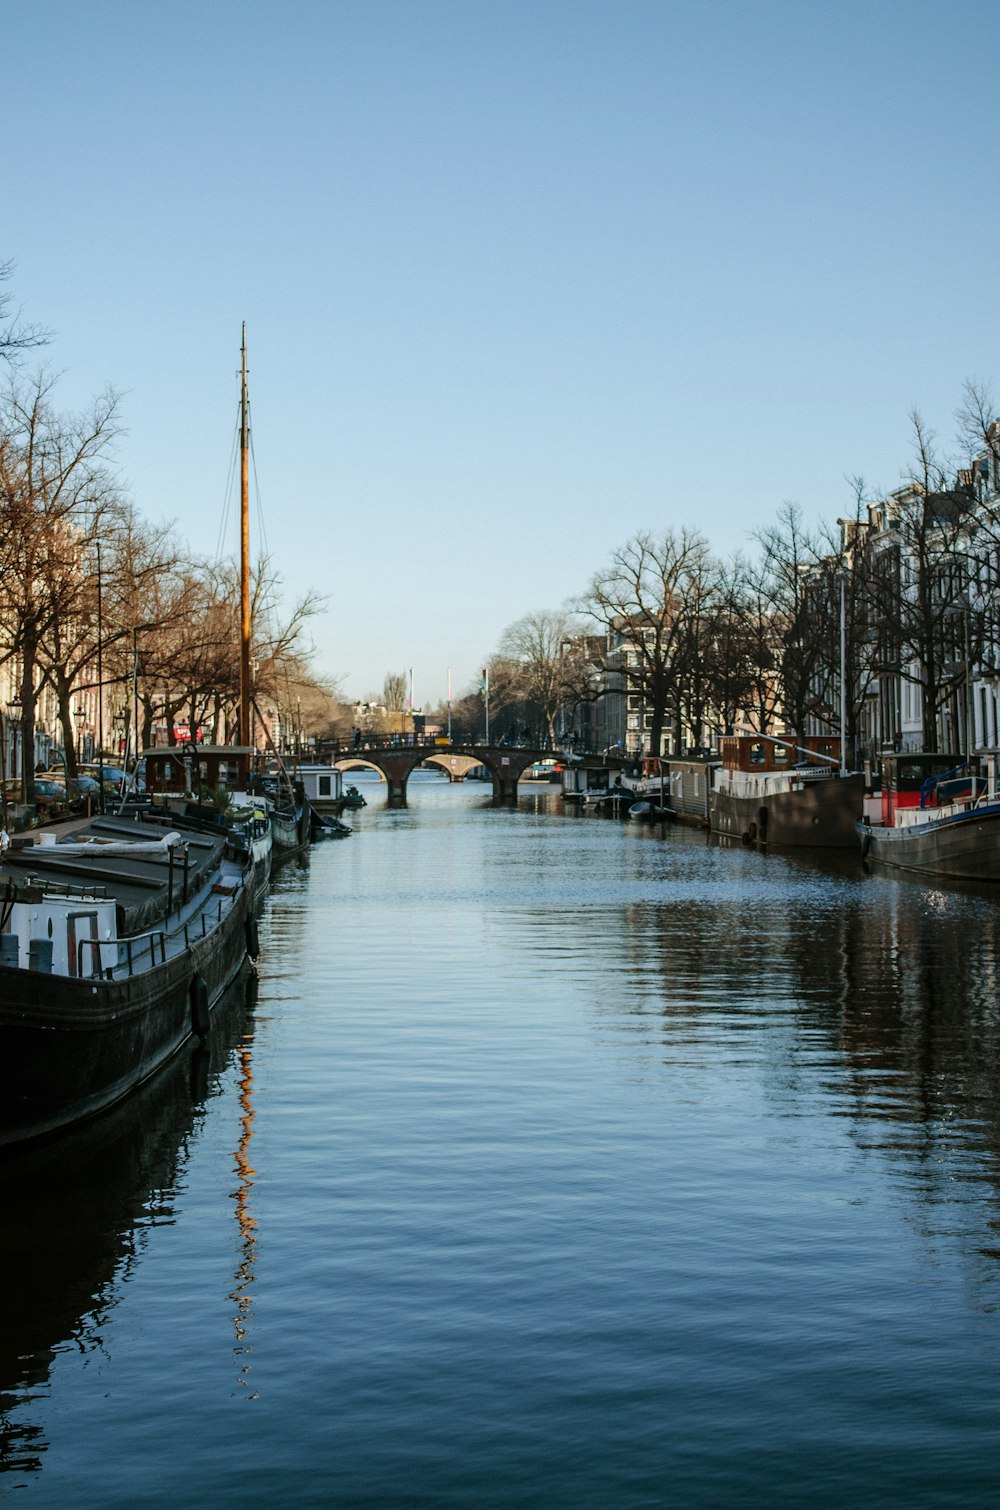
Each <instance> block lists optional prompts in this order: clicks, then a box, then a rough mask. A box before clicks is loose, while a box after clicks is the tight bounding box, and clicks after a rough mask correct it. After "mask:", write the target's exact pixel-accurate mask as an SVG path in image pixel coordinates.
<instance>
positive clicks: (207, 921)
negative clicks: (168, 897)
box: [77, 886, 239, 980]
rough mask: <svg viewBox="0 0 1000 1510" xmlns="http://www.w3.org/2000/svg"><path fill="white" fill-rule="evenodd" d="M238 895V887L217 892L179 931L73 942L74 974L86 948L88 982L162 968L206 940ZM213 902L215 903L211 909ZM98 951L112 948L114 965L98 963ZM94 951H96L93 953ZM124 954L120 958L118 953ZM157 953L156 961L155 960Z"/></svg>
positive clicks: (160, 930)
mask: <svg viewBox="0 0 1000 1510" xmlns="http://www.w3.org/2000/svg"><path fill="white" fill-rule="evenodd" d="M238 892H239V887H238V886H236V887H233V888H232V890H229V889H227V890H225V891H220V892H218V893H217V894H215V895H213V896H210V897H208V898H207V899H206V902H205V905H204V907H202V908H201V910H200V911H199V912H198V913H197V914H196V916H195V917H193V918H187V919H186V920H185V921H184V922H183V923H182V924H181V925H180V927H179V928H175V929H173V931H169V930H167V929H166V928H152V929H149V930H148V931H146V932H145V933H134V934H132V935H131V936H130V937H128V938H120V939H88V938H83V939H79V940H78V942H77V974H78V975H79V976H81V977H82V976H83V975H84V969H83V958H84V955H83V951H84V949H86V948H88V947H89V949H90V951H91V953H90V972H89V977H88V978H89V979H91V980H99V979H102V978H103V979H104V980H115V979H117V978H119V977H121V976H124V977H126V978H131V976H133V975H134V974H135V972H136V969H137V968H145V969H147V970H152V969H153V968H154V967H155V966H156V964H157V963H159V964H161V965H164V964H166V962H167V960H168V959H176V958H177V956H178V955H181V954H185V953H186V952H187V951H188V950H189V949H190V948H191V945H192V944H194V943H197V942H198V941H199V940H200V939H203V938H207V937H208V935H209V933H211V932H212V930H213V929H215V928H218V927H219V925H220V924H221V922H222V919H223V915H224V914H225V912H226V911H227V910H228V907H229V906H231V905H232V903H233V901H234V899H235V897H236V896H237V894H238ZM213 902H214V903H215V904H216V905H214V906H213ZM102 949H116V950H117V951H118V960H117V962H116V963H115V964H114V965H108V966H107V967H106V968H105V967H104V966H103V964H102V956H101V950H102ZM95 951H96V952H95ZM123 951H124V958H123V957H122V952H123ZM157 953H159V960H157Z"/></svg>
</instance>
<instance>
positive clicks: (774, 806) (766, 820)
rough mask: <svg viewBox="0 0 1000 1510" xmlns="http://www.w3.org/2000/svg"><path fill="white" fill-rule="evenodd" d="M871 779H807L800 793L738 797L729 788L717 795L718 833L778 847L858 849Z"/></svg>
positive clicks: (713, 820) (714, 821)
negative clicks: (867, 784) (862, 813)
mask: <svg viewBox="0 0 1000 1510" xmlns="http://www.w3.org/2000/svg"><path fill="white" fill-rule="evenodd" d="M864 795H865V778H864V776H862V775H858V776H831V777H829V778H828V779H827V780H825V781H806V782H803V783H802V786H801V788H799V789H798V790H795V791H783V792H772V793H768V794H767V795H766V796H763V797H736V796H733V795H732V794H731V793H730V792H727V791H724V790H715V791H713V792H712V796H711V806H710V812H709V824H710V827H711V830H712V832H713V833H716V834H724V835H725V836H726V837H727V838H730V839H741V840H743V841H745V842H746V843H757V844H767V845H768V846H771V845H774V846H776V847H778V848H783V847H785V848H799V847H802V848H809V849H853V848H854V847H855V846H856V845H857V842H858V838H857V822H858V816H859V814H860V813H861V811H862V809H863V806H864Z"/></svg>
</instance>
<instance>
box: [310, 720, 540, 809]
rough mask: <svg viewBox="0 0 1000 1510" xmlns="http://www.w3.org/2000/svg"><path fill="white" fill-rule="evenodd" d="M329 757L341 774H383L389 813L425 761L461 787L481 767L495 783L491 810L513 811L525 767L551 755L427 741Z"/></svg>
mask: <svg viewBox="0 0 1000 1510" xmlns="http://www.w3.org/2000/svg"><path fill="white" fill-rule="evenodd" d="M404 737H405V736H404ZM330 755H331V757H332V761H333V764H334V765H335V766H336V767H337V768H338V770H341V771H349V770H351V769H352V768H357V767H358V766H374V768H375V770H377V771H381V773H382V775H383V776H384V777H385V779H386V784H387V785H388V788H389V797H388V806H389V807H405V806H406V783H407V782H408V781H409V779H410V772H411V771H413V770H414V769H415V768H416V767H417V766H418V765H422V764H423V763H424V762H425V761H426V763H427V764H428V765H437V766H440V767H441V769H442V770H443V771H445V772H446V774H447V775H448V776H450V777H451V779H452V781H461V780H462V778H463V777H464V776H467V775H468V773H469V772H470V771H471V770H474V769H475V767H476V766H485V768H486V770H487V771H489V773H490V776H491V777H492V779H493V803H494V806H496V807H514V806H515V805H516V803H517V783H518V782H519V781H520V779H521V777H522V776H523V775H524V773H525V771H526V770H527V769H528V767H529V766H532V765H535V764H536V762H537V761H539V760H552V759H553V751H552V750H539V749H521V748H518V747H514V746H511V747H509V748H508V747H506V746H504V745H477V744H445V745H442V744H438V743H436V742H435V741H431V740H428V741H426V742H424V743H417V744H408V743H407V744H402V743H400V744H394V743H393V742H392V741H391V740H365V741H362V743H361V744H360V745H356V746H353V747H352V748H351V749H350V750H345V749H343V748H340V749H337V750H331V751H330Z"/></svg>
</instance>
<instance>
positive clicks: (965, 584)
mask: <svg viewBox="0 0 1000 1510" xmlns="http://www.w3.org/2000/svg"><path fill="white" fill-rule="evenodd" d="M910 422H911V426H912V431H913V454H914V461H913V465H912V467H911V469H910V471H909V473H908V474H907V480H906V483H905V485H904V486H903V487H902V488H898V489H896V490H895V492H893V493H892V494H891V495H890V496H889V497H888V498H886V499H883V500H882V501H881V508H882V513H883V524H884V528H883V530H882V531H881V538H877V539H875V540H873V542H872V553H873V557H872V561H871V564H870V585H871V595H872V604H873V616H872V617H873V622H874V630H875V633H876V634H877V636H878V641H879V645H878V658H879V665H880V668H881V670H882V672H883V674H889V675H895V676H898V677H899V678H900V679H901V680H903V681H909V682H911V683H913V684H915V685H917V686H919V688H920V691H921V699H922V704H923V710H924V717H923V725H924V742H925V746H926V748H927V749H928V750H931V751H934V750H936V749H937V748H938V744H939V729H938V725H939V721H940V715H941V713H942V711H943V709H944V708H945V706H946V705H947V704H948V703H949V701H950V700H952V699H953V698H954V696H955V694H956V692H957V691H958V690H959V688H960V687H961V686H962V685H963V684H964V682H965V681H966V677H967V670H968V666H969V662H970V660H971V661H972V662H974V661H976V660H977V659H978V658H979V657H980V655H981V653H982V643H983V628H982V623H981V621H980V620H979V618H978V617H977V615H975V614H974V613H973V612H972V608H971V583H972V578H973V572H974V568H973V563H972V561H971V557H970V540H971V528H972V525H973V523H974V518H973V516H974V510H975V505H976V499H975V495H974V493H973V491H972V489H971V487H969V486H968V485H967V484H966V483H965V482H963V484H962V486H959V487H950V486H949V482H948V473H947V470H946V468H945V465H944V463H943V462H942V460H941V459H940V457H939V455H938V453H937V450H936V446H935V437H934V435H933V432H931V431H930V430H928V429H927V427H926V426H925V425H924V423H923V421H922V419H921V418H920V415H919V414H917V413H916V411H914V412H913V413H912V414H911V416H910ZM958 732H959V731H957V730H956V731H952V737H953V738H954V737H957V734H958Z"/></svg>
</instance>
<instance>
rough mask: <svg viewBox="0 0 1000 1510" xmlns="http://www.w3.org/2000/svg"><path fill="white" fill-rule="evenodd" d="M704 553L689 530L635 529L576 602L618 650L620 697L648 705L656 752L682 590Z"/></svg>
mask: <svg viewBox="0 0 1000 1510" xmlns="http://www.w3.org/2000/svg"><path fill="white" fill-rule="evenodd" d="M707 558H708V542H707V541H706V540H705V538H704V536H703V535H701V534H699V533H698V532H697V531H696V530H689V529H687V528H684V529H682V530H681V531H680V533H679V534H676V533H675V532H674V531H673V530H666V531H664V533H663V534H660V535H654V534H652V533H650V532H649V531H643V532H641V533H640V534H638V535H634V536H633V537H632V539H631V540H628V541H626V543H625V544H624V545H623V546H621V547H620V548H619V549H618V550H617V551H615V553H614V555H613V556H612V558H611V563H610V565H609V566H607V567H606V568H604V570H603V571H600V572H598V573H597V574H596V575H595V576H594V578H593V579H592V581H591V584H590V587H589V589H588V591H587V593H586V594H585V596H584V598H583V599H582V600H581V603H580V607H581V609H582V610H583V611H584V612H586V613H588V614H589V615H590V617H591V618H593V619H595V620H596V621H597V622H598V623H599V624H601V625H603V626H604V628H605V629H606V631H607V632H608V634H609V636H610V637H611V640H612V644H613V645H614V644H615V643H616V642H617V645H618V646H619V647H620V650H621V652H623V654H622V659H623V661H624V665H623V666H622V680H623V683H624V691H625V694H626V696H629V695H634V696H636V697H637V698H640V699H641V700H642V702H643V703H644V705H645V706H646V707H647V708H648V710H649V713H650V728H649V741H650V748H651V749H652V750H653V751H654V752H657V753H658V752H659V751H660V749H661V747H662V739H663V730H664V727H665V725H666V721H667V715H668V711H670V712H672V713H674V714H675V716H677V715H676V710H677V708H678V706H679V698H680V694H681V677H682V664H681V661H682V655H683V654H684V651H685V649H686V648H687V644H686V639H685V635H686V628H685V600H686V594H687V592H688V589H689V588H690V586H691V583H692V581H693V580H694V578H695V577H696V576H697V575H698V574H699V573H700V572H701V571H702V570H703V569H704V566H705V562H706V560H707Z"/></svg>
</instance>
